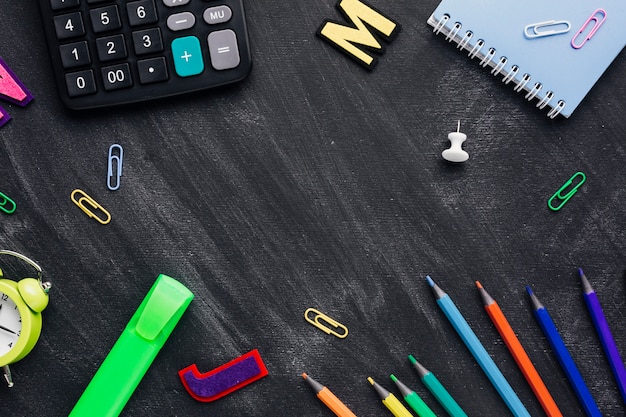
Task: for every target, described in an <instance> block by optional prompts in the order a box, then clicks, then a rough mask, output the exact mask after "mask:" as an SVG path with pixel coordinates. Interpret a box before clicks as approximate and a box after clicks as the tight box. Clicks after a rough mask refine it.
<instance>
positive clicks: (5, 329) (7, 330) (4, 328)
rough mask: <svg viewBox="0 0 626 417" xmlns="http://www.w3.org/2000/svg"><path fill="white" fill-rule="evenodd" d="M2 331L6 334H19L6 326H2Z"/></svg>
mask: <svg viewBox="0 0 626 417" xmlns="http://www.w3.org/2000/svg"><path fill="white" fill-rule="evenodd" d="M0 329H2V330H4V331H5V332H9V333H13V334H17V333H15V332H14V331H13V330H11V329H7V328H6V327H4V326H2V325H0Z"/></svg>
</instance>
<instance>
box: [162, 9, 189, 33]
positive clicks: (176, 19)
mask: <svg viewBox="0 0 626 417" xmlns="http://www.w3.org/2000/svg"><path fill="white" fill-rule="evenodd" d="M195 24H196V17H195V16H194V15H193V13H190V12H182V13H176V14H173V15H171V16H169V17H168V18H167V27H168V28H170V30H173V31H179V30H185V29H189V28H191V27H193V25H195Z"/></svg>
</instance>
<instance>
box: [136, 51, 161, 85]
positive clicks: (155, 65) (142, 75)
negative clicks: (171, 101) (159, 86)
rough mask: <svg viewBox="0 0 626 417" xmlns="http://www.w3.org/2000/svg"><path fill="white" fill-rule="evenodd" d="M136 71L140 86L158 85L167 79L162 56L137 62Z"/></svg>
mask: <svg viewBox="0 0 626 417" xmlns="http://www.w3.org/2000/svg"><path fill="white" fill-rule="evenodd" d="M137 69H138V70H139V82H140V83H141V84H151V83H158V82H161V81H167V79H168V78H169V77H168V74H167V65H166V64H165V58H164V57H162V56H160V57H157V58H150V59H144V60H141V61H137Z"/></svg>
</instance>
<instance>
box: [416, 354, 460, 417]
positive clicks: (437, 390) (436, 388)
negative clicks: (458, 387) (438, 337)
mask: <svg viewBox="0 0 626 417" xmlns="http://www.w3.org/2000/svg"><path fill="white" fill-rule="evenodd" d="M409 360H410V361H411V363H412V364H413V366H414V367H415V370H416V371H417V373H418V374H419V376H420V379H421V380H422V382H423V383H424V385H426V388H428V390H429V391H430V392H431V393H432V394H433V395H434V396H435V398H437V401H439V403H440V404H441V405H442V407H443V408H445V410H446V412H447V413H448V414H449V415H450V417H467V414H466V413H465V411H463V409H462V408H461V406H460V405H459V404H458V403H457V402H456V401H455V400H454V398H452V395H450V393H449V392H448V391H447V390H446V389H445V388H444V386H443V385H441V382H439V380H438V379H437V377H436V376H435V375H434V374H433V373H432V372H430V371H429V370H428V369H426V368H425V367H424V366H423V365H422V364H421V363H419V362H418V361H417V360H416V359H415V358H414V357H413V355H409Z"/></svg>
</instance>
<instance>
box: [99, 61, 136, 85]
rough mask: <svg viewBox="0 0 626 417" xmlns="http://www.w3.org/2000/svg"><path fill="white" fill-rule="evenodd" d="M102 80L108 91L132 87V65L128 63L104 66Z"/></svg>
mask: <svg viewBox="0 0 626 417" xmlns="http://www.w3.org/2000/svg"><path fill="white" fill-rule="evenodd" d="M102 81H103V82H104V89H105V90H107V91H111V90H119V89H120V88H128V87H131V86H132V85H133V80H132V78H131V76H130V67H129V66H128V64H127V63H123V64H117V65H111V66H110V67H104V68H102Z"/></svg>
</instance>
